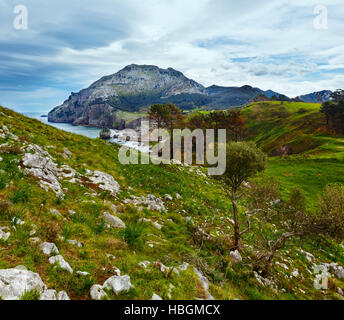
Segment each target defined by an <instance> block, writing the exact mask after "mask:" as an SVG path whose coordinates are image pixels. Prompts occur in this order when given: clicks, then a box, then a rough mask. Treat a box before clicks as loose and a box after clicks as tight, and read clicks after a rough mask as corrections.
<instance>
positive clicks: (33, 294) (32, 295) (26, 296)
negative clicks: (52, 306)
mask: <svg viewBox="0 0 344 320" xmlns="http://www.w3.org/2000/svg"><path fill="white" fill-rule="evenodd" d="M40 297H41V294H40V293H39V291H38V290H37V289H33V290H31V291H25V292H24V293H23V295H22V296H21V297H20V299H19V300H39V299H40Z"/></svg>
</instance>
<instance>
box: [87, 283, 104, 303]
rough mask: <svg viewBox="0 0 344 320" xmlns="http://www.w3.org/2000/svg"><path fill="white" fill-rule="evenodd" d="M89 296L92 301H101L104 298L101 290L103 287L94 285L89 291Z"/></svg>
mask: <svg viewBox="0 0 344 320" xmlns="http://www.w3.org/2000/svg"><path fill="white" fill-rule="evenodd" d="M90 296H91V298H92V299H93V300H103V299H105V298H106V296H107V295H106V292H105V291H104V290H103V286H101V285H99V284H95V285H93V286H92V288H91V290H90Z"/></svg>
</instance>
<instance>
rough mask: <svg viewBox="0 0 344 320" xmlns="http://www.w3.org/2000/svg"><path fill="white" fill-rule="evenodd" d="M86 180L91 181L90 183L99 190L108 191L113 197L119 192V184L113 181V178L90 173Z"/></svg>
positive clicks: (100, 173)
mask: <svg viewBox="0 0 344 320" xmlns="http://www.w3.org/2000/svg"><path fill="white" fill-rule="evenodd" d="M89 173H90V172H89ZM88 179H89V180H91V182H92V183H94V184H97V185H98V187H99V188H100V189H102V190H105V191H110V192H111V195H113V196H115V195H116V194H117V193H118V192H119V190H120V187H119V184H118V182H117V181H115V179H114V178H113V176H111V175H109V174H106V173H104V172H101V171H94V172H93V173H92V172H91V174H89V175H88Z"/></svg>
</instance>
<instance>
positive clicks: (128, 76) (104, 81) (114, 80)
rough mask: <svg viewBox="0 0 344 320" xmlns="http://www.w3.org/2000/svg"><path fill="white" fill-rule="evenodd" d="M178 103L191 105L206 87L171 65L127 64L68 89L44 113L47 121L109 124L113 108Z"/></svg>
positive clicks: (201, 100)
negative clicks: (71, 90)
mask: <svg viewBox="0 0 344 320" xmlns="http://www.w3.org/2000/svg"><path fill="white" fill-rule="evenodd" d="M170 101H171V102H174V103H178V104H179V105H180V106H181V107H186V108H187V107H192V104H193V101H195V102H197V103H198V104H203V103H205V102H206V90H205V88H204V87H203V86H202V85H200V84H199V83H197V82H195V81H193V80H191V79H188V78H186V77H185V76H184V75H183V74H182V73H181V72H179V71H176V70H174V69H172V68H169V69H160V68H158V67H156V66H147V65H144V66H138V65H130V66H127V67H125V68H124V69H122V70H120V71H119V72H117V73H115V74H113V75H110V76H106V77H103V78H101V79H100V80H98V81H96V82H94V83H93V84H92V85H91V86H90V87H88V88H87V89H84V90H81V91H80V92H79V93H72V94H71V95H70V97H69V98H68V100H66V101H65V102H64V103H63V104H62V105H61V106H58V107H56V108H54V109H53V110H52V111H51V112H50V113H49V115H48V118H49V121H50V122H68V123H73V124H75V125H93V126H99V125H101V126H108V127H112V126H113V123H114V122H115V121H117V120H119V119H118V117H117V115H116V111H117V110H121V111H130V112H132V111H139V110H140V108H142V107H148V106H150V105H151V104H153V103H165V102H170Z"/></svg>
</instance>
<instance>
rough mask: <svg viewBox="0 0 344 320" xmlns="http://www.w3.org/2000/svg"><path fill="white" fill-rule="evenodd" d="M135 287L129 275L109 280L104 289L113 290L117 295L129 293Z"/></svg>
mask: <svg viewBox="0 0 344 320" xmlns="http://www.w3.org/2000/svg"><path fill="white" fill-rule="evenodd" d="M133 287H134V286H133V285H132V284H131V282H130V277H129V276H128V275H125V276H113V277H111V278H109V279H107V280H106V281H105V282H104V285H103V288H104V289H108V290H112V291H113V292H114V293H115V294H117V295H118V294H119V293H121V292H123V291H129V290H130V289H131V288H133Z"/></svg>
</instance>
